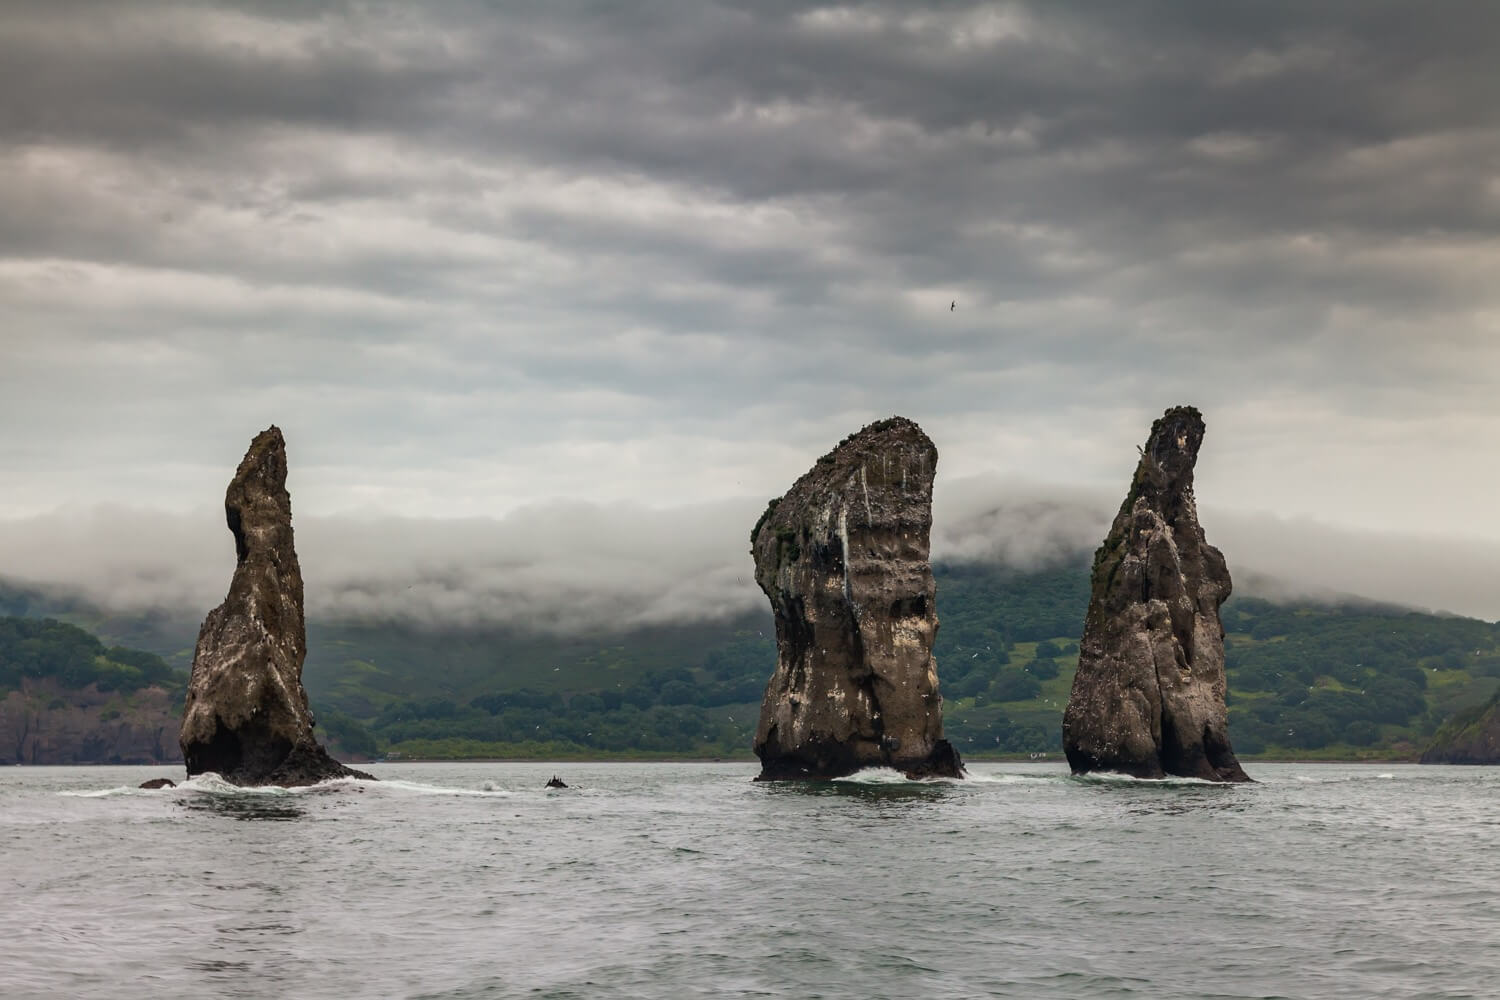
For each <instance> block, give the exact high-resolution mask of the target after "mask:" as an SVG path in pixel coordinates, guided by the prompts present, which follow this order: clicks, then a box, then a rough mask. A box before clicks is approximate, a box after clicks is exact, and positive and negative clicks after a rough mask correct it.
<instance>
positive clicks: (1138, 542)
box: [1063, 406, 1250, 781]
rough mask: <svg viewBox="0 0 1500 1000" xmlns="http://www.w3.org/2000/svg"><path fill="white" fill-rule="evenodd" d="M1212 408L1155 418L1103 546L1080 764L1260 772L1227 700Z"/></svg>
mask: <svg viewBox="0 0 1500 1000" xmlns="http://www.w3.org/2000/svg"><path fill="white" fill-rule="evenodd" d="M1202 443H1203V418H1202V416H1201V415H1200V414H1199V413H1198V411H1197V410H1196V409H1194V408H1192V407H1190V406H1181V407H1176V408H1174V409H1171V410H1168V411H1167V412H1166V413H1165V414H1164V415H1163V416H1162V417H1161V419H1160V420H1157V421H1156V423H1154V424H1153V425H1152V426H1151V437H1150V440H1149V441H1147V443H1146V447H1145V448H1144V449H1143V450H1142V451H1141V460H1140V463H1139V465H1137V467H1136V471H1135V478H1134V480H1132V482H1131V485H1130V494H1129V496H1127V497H1126V498H1125V502H1124V504H1122V505H1121V507H1120V512H1119V514H1117V515H1116V516H1115V520H1114V524H1113V525H1112V526H1111V527H1110V531H1109V536H1108V537H1107V538H1105V540H1104V544H1103V545H1101V546H1100V547H1099V550H1098V552H1096V553H1095V554H1094V571H1093V593H1092V596H1091V598H1090V600H1089V610H1088V618H1087V620H1086V621H1085V623H1084V631H1083V641H1082V642H1081V643H1080V644H1079V646H1080V651H1079V657H1078V674H1077V676H1076V677H1075V678H1074V680H1073V691H1072V694H1071V695H1070V696H1069V698H1068V708H1067V711H1066V712H1065V713H1064V715H1063V748H1064V749H1065V750H1066V751H1067V755H1068V763H1069V765H1071V766H1072V768H1073V771H1074V773H1075V774H1081V773H1084V772H1088V771H1116V772H1120V773H1123V774H1130V775H1134V776H1136V777H1139V778H1161V777H1165V776H1167V775H1178V776H1183V777H1194V778H1205V779H1208V780H1210V781H1249V780H1250V779H1249V777H1248V776H1246V774H1245V772H1244V771H1243V770H1242V769H1241V768H1240V764H1239V761H1238V760H1236V759H1235V756H1234V750H1233V749H1232V748H1231V747H1230V744H1229V727H1228V720H1227V712H1226V710H1225V707H1224V692H1225V679H1224V627H1223V625H1222V624H1220V621H1219V606H1220V605H1221V604H1223V603H1224V601H1225V600H1226V599H1227V598H1228V597H1229V592H1230V582H1229V568H1228V567H1227V566H1226V565H1225V563H1224V556H1223V554H1222V553H1221V552H1220V551H1219V550H1218V549H1216V548H1214V547H1213V546H1212V545H1209V544H1208V542H1207V541H1206V540H1205V539H1204V536H1203V529H1202V528H1201V527H1200V526H1199V524H1198V510H1197V504H1196V501H1195V500H1194V497H1193V468H1194V466H1195V465H1196V464H1197V461H1198V448H1199V446H1200V445H1201V444H1202Z"/></svg>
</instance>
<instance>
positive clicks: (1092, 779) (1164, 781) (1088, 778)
mask: <svg viewBox="0 0 1500 1000" xmlns="http://www.w3.org/2000/svg"><path fill="white" fill-rule="evenodd" d="M1068 777H1069V778H1071V779H1072V780H1073V781H1080V782H1085V783H1088V784H1101V785H1114V784H1119V785H1139V786H1141V787H1143V788H1161V787H1178V786H1186V787H1193V786H1202V787H1204V788H1225V787H1228V786H1229V785H1230V784H1232V783H1231V782H1223V781H1209V780H1208V779H1207V778H1181V777H1177V776H1175V775H1174V776H1171V777H1166V778H1137V777H1136V776H1135V775H1133V774H1116V773H1115V772H1113V771H1090V772H1089V773H1088V774H1073V775H1068Z"/></svg>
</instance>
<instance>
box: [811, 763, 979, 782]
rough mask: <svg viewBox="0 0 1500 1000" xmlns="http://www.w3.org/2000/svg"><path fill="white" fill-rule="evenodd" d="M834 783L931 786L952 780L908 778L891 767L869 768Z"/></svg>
mask: <svg viewBox="0 0 1500 1000" xmlns="http://www.w3.org/2000/svg"><path fill="white" fill-rule="evenodd" d="M833 780H834V781H837V782H842V783H844V784H849V785H930V784H932V783H933V782H935V781H952V780H954V779H951V778H908V777H907V776H906V775H904V774H902V773H901V772H900V771H897V770H894V769H892V768H889V767H867V768H865V769H864V770H863V771H855V772H854V773H853V774H848V775H845V776H844V777H842V778H834V779H833Z"/></svg>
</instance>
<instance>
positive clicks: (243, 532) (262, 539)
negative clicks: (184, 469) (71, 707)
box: [181, 427, 373, 786]
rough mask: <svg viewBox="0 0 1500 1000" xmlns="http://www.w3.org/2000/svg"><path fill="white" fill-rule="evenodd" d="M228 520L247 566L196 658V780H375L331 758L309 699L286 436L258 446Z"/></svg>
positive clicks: (190, 744)
mask: <svg viewBox="0 0 1500 1000" xmlns="http://www.w3.org/2000/svg"><path fill="white" fill-rule="evenodd" d="M224 512H225V515H226V516H227V518H228V520H229V530H230V531H231V532H232V533H233V534H234V546H235V552H236V555H237V557H238V563H237V565H236V566H235V570H234V578H233V579H232V580H231V581H230V584H229V596H227V597H226V598H224V603H223V604H221V605H219V606H218V607H217V608H215V609H214V610H212V611H210V612H209V613H208V617H207V618H206V619H205V620H204V622H203V627H202V629H200V630H199V632H198V645H197V648H196V649H195V650H194V652H193V672H192V677H191V679H190V680H189V682H188V692H187V705H186V708H185V709H184V712H183V717H182V731H181V743H182V755H183V758H184V759H185V760H186V762H187V772H188V774H189V775H194V774H202V773H204V772H207V771H213V772H216V773H218V774H219V775H221V776H222V777H223V778H224V779H225V780H227V781H231V782H233V783H235V784H239V785H282V786H289V785H310V784H314V783H316V782H319V781H323V780H326V779H328V778H339V777H357V778H370V775H368V774H365V773H363V772H361V771H355V770H352V769H351V768H348V767H345V766H344V765H343V764H340V763H339V762H338V761H336V760H334V759H333V758H331V757H329V756H328V754H327V753H326V752H325V751H324V750H323V748H322V746H320V745H319V744H318V741H317V739H316V738H314V736H313V718H312V713H311V712H310V711H309V710H308V707H307V692H306V691H304V690H303V689H302V661H303V659H304V658H305V657H306V655H307V632H306V627H305V625H304V623H303V619H302V570H301V568H300V567H299V566H298V564H297V552H296V550H295V548H294V547H293V545H292V499H291V496H290V495H288V493H287V491H286V442H285V441H284V440H283V439H282V436H281V431H280V430H278V429H277V428H275V427H271V428H269V429H268V430H265V431H262V432H261V433H260V434H258V435H256V437H255V440H254V441H252V442H251V443H250V450H249V451H248V452H246V453H245V458H244V461H242V462H240V467H239V469H238V470H237V471H236V472H235V474H234V479H233V480H232V481H231V482H230V483H229V490H228V492H227V493H226V494H225V497H224ZM371 780H373V779H371Z"/></svg>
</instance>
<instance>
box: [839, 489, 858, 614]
mask: <svg viewBox="0 0 1500 1000" xmlns="http://www.w3.org/2000/svg"><path fill="white" fill-rule="evenodd" d="M839 544H840V545H842V546H843V548H844V600H846V601H848V602H849V606H850V607H851V608H852V607H854V588H853V587H852V586H851V585H850V583H849V512H848V511H847V510H845V509H844V508H842V507H841V508H839ZM858 610H859V609H858V608H855V611H856V612H857V611H858Z"/></svg>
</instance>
